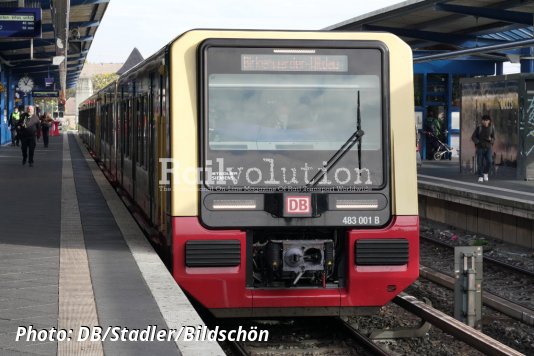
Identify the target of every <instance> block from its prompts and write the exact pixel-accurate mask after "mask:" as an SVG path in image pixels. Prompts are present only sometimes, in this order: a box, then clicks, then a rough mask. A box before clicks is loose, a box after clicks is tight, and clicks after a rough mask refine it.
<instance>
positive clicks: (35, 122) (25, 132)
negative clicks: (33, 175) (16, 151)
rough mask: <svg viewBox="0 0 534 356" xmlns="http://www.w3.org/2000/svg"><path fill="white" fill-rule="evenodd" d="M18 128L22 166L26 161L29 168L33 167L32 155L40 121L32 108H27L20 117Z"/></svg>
mask: <svg viewBox="0 0 534 356" xmlns="http://www.w3.org/2000/svg"><path fill="white" fill-rule="evenodd" d="M18 126H19V128H20V130H19V133H20V134H21V142H22V164H23V165H25V164H26V160H27V161H28V163H29V164H30V167H33V153H34V152H35V145H36V142H35V135H36V134H37V131H38V130H39V127H40V121H39V118H38V117H37V115H36V114H35V112H34V108H33V106H31V105H30V106H28V108H27V111H26V112H25V113H24V114H23V115H22V116H21V119H20V120H19V125H18ZM28 150H29V154H28Z"/></svg>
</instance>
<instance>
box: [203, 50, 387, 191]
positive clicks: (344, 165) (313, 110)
mask: <svg viewBox="0 0 534 356" xmlns="http://www.w3.org/2000/svg"><path fill="white" fill-rule="evenodd" d="M247 42H248V43H247ZM200 54H201V68H202V73H201V88H202V90H201V95H200V98H201V110H200V113H201V116H200V121H201V134H200V136H201V137H200V139H201V147H202V150H201V162H202V165H203V167H202V168H203V172H204V173H205V174H204V175H203V185H204V187H203V188H205V189H207V190H217V191H223V190H231V191H239V190H245V191H246V190H256V189H267V190H270V189H277V190H280V189H281V188H282V189H291V190H308V189H309V188H310V184H309V183H310V180H311V178H312V177H313V176H315V175H316V174H317V173H319V174H320V173H322V172H321V171H323V172H324V171H325V168H324V166H325V164H326V163H327V162H329V160H330V159H331V158H332V157H333V155H334V154H335V153H336V152H337V151H338V150H339V149H340V147H342V146H343V145H344V144H345V143H346V142H347V140H348V139H349V138H350V137H351V135H352V134H353V133H355V132H356V131H357V130H358V129H361V130H362V131H363V133H364V135H363V137H362V138H361V141H360V142H358V143H357V144H354V145H353V146H352V147H351V148H350V151H349V152H346V154H344V155H343V157H342V158H341V159H339V161H338V162H336V163H335V164H334V165H333V166H332V167H331V169H330V170H328V172H326V174H323V175H321V179H320V181H319V182H318V184H316V185H315V186H314V188H313V189H314V190H330V191H336V190H341V191H351V190H354V191H362V190H382V189H383V188H385V187H386V185H387V179H388V174H387V172H388V166H389V165H388V164H387V161H386V159H385V158H386V152H387V142H388V140H387V128H388V125H387V119H388V118H387V117H386V116H387V111H386V110H385V105H386V104H387V103H386V100H387V95H385V93H386V89H387V88H386V84H385V79H386V78H385V76H384V67H385V64H384V63H385V61H386V60H385V56H386V49H385V48H384V47H383V45H382V44H381V43H378V42H372V41H292V40H280V41H274V40H259V41H258V40H257V41H247V40H208V41H205V42H204V43H203V45H202V47H201V49H200Z"/></svg>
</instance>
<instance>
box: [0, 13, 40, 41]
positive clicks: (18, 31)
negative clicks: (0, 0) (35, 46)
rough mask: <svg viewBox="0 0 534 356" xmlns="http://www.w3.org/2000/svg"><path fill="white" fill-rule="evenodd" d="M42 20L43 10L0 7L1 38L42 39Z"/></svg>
mask: <svg viewBox="0 0 534 356" xmlns="http://www.w3.org/2000/svg"><path fill="white" fill-rule="evenodd" d="M41 18H42V10H41V8H27V7H13V8H12V7H0V38H2V37H12V38H14V37H22V38H34V37H39V38H40V37H41V34H42V32H41Z"/></svg>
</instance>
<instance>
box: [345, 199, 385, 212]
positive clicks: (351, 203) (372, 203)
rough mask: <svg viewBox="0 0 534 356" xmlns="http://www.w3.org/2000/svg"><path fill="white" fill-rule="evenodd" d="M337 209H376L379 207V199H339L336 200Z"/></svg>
mask: <svg viewBox="0 0 534 356" xmlns="http://www.w3.org/2000/svg"><path fill="white" fill-rule="evenodd" d="M336 209H337V210H344V209H348V210H360V209H362V210H375V209H378V200H376V199H371V200H365V199H339V200H336Z"/></svg>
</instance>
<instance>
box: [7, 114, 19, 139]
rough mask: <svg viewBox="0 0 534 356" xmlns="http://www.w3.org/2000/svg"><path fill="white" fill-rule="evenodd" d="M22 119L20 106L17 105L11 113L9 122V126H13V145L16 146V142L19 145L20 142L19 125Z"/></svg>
mask: <svg viewBox="0 0 534 356" xmlns="http://www.w3.org/2000/svg"><path fill="white" fill-rule="evenodd" d="M19 120H20V112H19V108H18V107H16V106H15V109H13V112H12V113H11V116H10V117H9V121H8V123H7V126H8V127H10V128H11V146H15V143H16V144H17V146H18V145H19V142H20V137H19V135H18V133H17V125H18V122H19Z"/></svg>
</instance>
